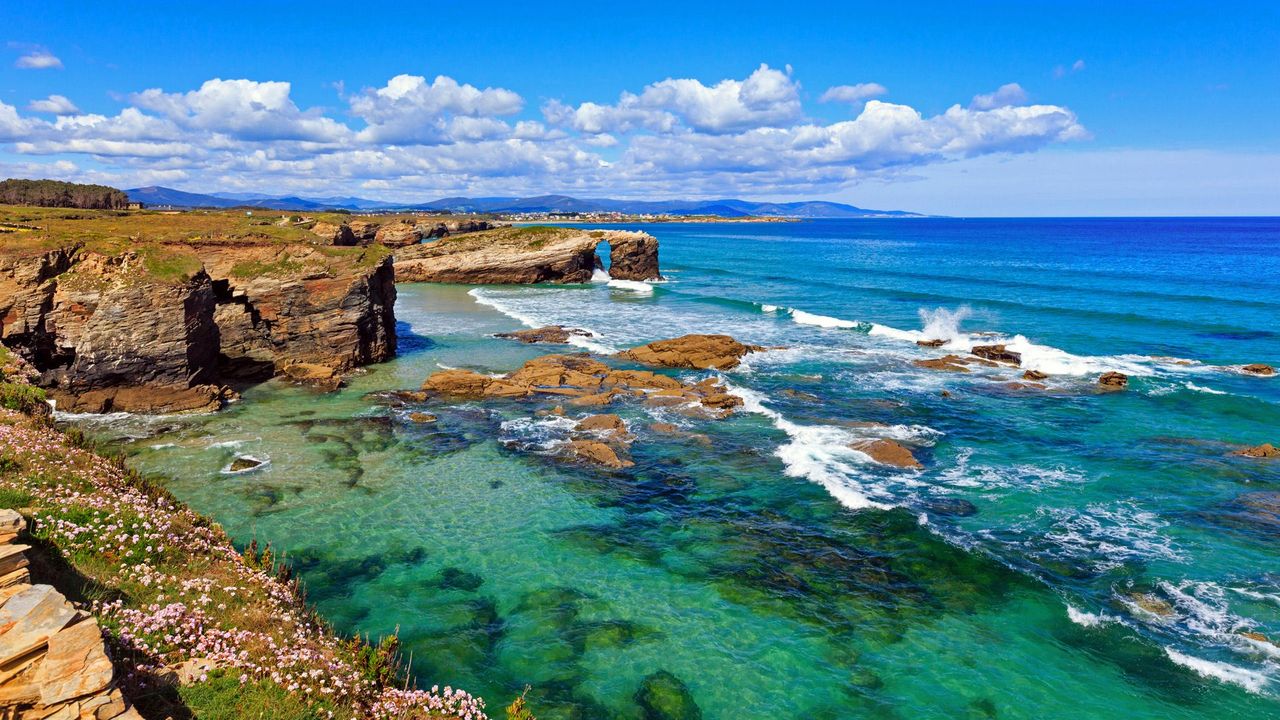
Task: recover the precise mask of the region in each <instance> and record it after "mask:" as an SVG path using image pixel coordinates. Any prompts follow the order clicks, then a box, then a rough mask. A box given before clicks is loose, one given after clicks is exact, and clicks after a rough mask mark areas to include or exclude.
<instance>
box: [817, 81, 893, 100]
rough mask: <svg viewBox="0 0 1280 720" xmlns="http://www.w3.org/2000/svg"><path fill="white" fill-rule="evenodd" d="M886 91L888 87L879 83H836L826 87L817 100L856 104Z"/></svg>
mask: <svg viewBox="0 0 1280 720" xmlns="http://www.w3.org/2000/svg"><path fill="white" fill-rule="evenodd" d="M887 92H889V89H888V88H886V87H885V86H883V85H881V84H880V83H858V84H857V85H836V86H835V87H830V88H827V91H826V92H824V93H822V97H820V98H818V102H824V103H826V102H841V103H850V104H854V105H856V104H859V103H862V102H866V101H867V100H870V99H871V98H873V97H880V96H881V95H884V94H885V93H887Z"/></svg>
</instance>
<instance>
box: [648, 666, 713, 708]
mask: <svg viewBox="0 0 1280 720" xmlns="http://www.w3.org/2000/svg"><path fill="white" fill-rule="evenodd" d="M635 700H636V704H638V705H639V706H640V708H641V709H642V710H644V718H645V720H700V719H701V718H702V709H701V708H699V707H698V704H697V703H696V702H694V700H693V693H690V692H689V688H688V686H686V685H685V684H684V683H683V682H681V681H680V678H678V677H676V676H675V675H672V674H671V673H669V672H667V671H666V670H659V671H658V672H656V673H653V674H652V675H649V676H648V677H646V678H645V679H644V681H643V682H641V683H640V689H639V690H637V691H636V695H635Z"/></svg>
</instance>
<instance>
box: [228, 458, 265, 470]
mask: <svg viewBox="0 0 1280 720" xmlns="http://www.w3.org/2000/svg"><path fill="white" fill-rule="evenodd" d="M263 464H264V463H263V461H261V460H259V459H258V458H255V457H249V456H248V455H241V456H240V457H237V458H236V459H235V460H232V461H231V464H230V465H228V466H227V471H228V472H233V473H240V472H245V471H247V470H253V469H254V468H259V467H262V466H263Z"/></svg>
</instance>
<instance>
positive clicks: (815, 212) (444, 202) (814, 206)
mask: <svg viewBox="0 0 1280 720" xmlns="http://www.w3.org/2000/svg"><path fill="white" fill-rule="evenodd" d="M129 197H130V198H131V199H133V200H135V201H138V202H142V203H146V204H147V205H167V206H171V207H181V208H195V207H208V208H227V207H240V206H246V207H260V208H266V209H270V210H311V211H319V210H353V211H363V210H433V211H437V212H446V211H447V212H456V213H543V212H579V213H590V212H619V213H626V214H636V215H639V214H648V215H718V216H720V217H760V216H766V215H778V216H784V217H798V218H860V217H924V216H923V215H920V214H919V213H913V212H907V211H904V210H867V209H865V208H860V207H855V206H853V205H846V204H844V203H836V202H826V201H820V200H809V201H800V202H789V203H774V202H754V201H751V200H735V199H723V200H616V199H611V198H575V197H570V196H568V195H538V196H535V197H525V198H518V197H480V198H468V197H447V198H440V199H439V200H430V201H427V202H421V203H390V202H382V201H378V200H367V199H365V198H359V197H324V198H304V197H292V196H285V197H280V196H274V195H264V194H261V193H213V194H208V195H204V194H200V193H189V192H183V191H181V190H174V189H172V188H166V187H156V186H152V187H145V188H134V189H133V190H130V191H129Z"/></svg>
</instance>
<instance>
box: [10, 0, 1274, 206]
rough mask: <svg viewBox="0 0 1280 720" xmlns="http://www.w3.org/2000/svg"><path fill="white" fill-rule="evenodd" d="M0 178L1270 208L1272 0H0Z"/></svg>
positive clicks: (376, 194)
mask: <svg viewBox="0 0 1280 720" xmlns="http://www.w3.org/2000/svg"><path fill="white" fill-rule="evenodd" d="M0 43H3V45H0V176H11V177H49V178H57V179H66V180H74V181H79V182H99V183H104V184H109V185H113V186H116V187H122V188H130V187H138V186H144V185H164V186H168V187H174V188H179V189H182V190H187V191H192V192H219V191H221V192H260V193H266V194H271V195H289V194H294V195H302V196H307V197H327V196H347V195H354V196H360V197H368V198H375V199H385V200H393V201H425V200H430V199H435V198H439V197H444V196H454V195H467V196H527V195H540V194H547V193H564V194H570V195H575V196H578V197H606V196H607V197H628V198H646V199H667V198H721V197H741V198H746V199H756V200H800V199H823V200H835V201H841V202H849V203H853V204H856V205H860V206H863V207H871V208H881V209H907V210H914V211H918V212H925V213H934V214H946V215H963V216H1027V215H1032V216H1034V215H1280V121H1278V120H1277V118H1280V3H1275V2H1266V3H1261V2H1260V3H1248V2H1233V3H1225V4H1207V3H1190V2H1174V1H1165V2H1154V1H1153V2H1124V3H1116V2H1106V3H1101V2H1099V3H1091V2H1074V3H1069V4H1068V3H1054V4H1049V3H1038V2H1016V3H1015V2H975V3H955V2H947V3H930V2H917V3H907V2H899V3H883V2H877V3H859V2H845V3H839V4H836V3H807V2H800V1H793V2H788V3H778V2H772V3H758V2H704V3H699V2H690V1H688V0H686V2H682V3H663V2H647V3H633V4H628V6H626V7H617V8H614V7H610V5H609V4H607V3H599V2H595V3H556V2H540V3H530V2H522V3H502V2H483V3H482V2H468V3H462V2H419V3H416V4H413V5H411V6H405V4H402V3H381V2H376V1H374V0H365V1H364V2H360V3H356V4H352V3H342V4H338V3H325V2H309V3H291V2H277V3H271V2H257V3H240V2H219V3H201V4H195V3H184V2H178V3H174V2H167V3H147V2H130V3H79V2H57V1H51V0H42V1H41V2H18V1H15V0H0Z"/></svg>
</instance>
